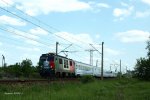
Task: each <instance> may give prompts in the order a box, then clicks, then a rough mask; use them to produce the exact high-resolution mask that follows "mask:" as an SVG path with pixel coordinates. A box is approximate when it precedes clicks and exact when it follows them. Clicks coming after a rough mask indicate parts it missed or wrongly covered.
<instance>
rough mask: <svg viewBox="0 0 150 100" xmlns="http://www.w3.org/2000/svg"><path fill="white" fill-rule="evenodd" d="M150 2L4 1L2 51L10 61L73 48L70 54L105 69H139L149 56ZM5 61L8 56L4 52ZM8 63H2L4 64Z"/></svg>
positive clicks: (0, 24) (0, 28) (0, 9)
mask: <svg viewBox="0 0 150 100" xmlns="http://www.w3.org/2000/svg"><path fill="white" fill-rule="evenodd" d="M149 18H150V0H0V55H4V56H5V60H6V63H7V65H11V64H15V63H16V62H21V61H22V60H25V59H31V60H32V62H33V65H36V64H37V63H38V61H39V57H40V56H41V54H44V53H48V52H55V50H56V42H59V45H58V53H59V55H62V56H65V54H64V53H63V52H61V51H63V50H64V49H65V48H67V49H65V50H66V51H70V52H69V53H68V54H67V55H68V58H71V59H74V60H76V61H81V62H84V63H90V52H89V50H95V49H96V50H98V51H94V52H93V64H94V65H95V64H96V61H97V60H98V66H99V67H100V66H101V54H100V53H101V47H102V45H101V44H102V42H104V69H106V70H109V69H110V66H111V69H112V71H114V70H116V69H117V70H118V71H119V61H120V59H121V61H122V71H125V70H126V68H127V69H128V70H133V69H134V67H135V64H136V59H138V58H140V57H146V54H147V50H146V49H145V48H146V41H147V40H148V39H149V35H150V28H149V26H150V19H149ZM0 61H2V56H0ZM1 65H2V64H0V66H1Z"/></svg>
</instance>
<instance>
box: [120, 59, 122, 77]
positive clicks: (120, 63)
mask: <svg viewBox="0 0 150 100" xmlns="http://www.w3.org/2000/svg"><path fill="white" fill-rule="evenodd" d="M121 74H122V73H121V59H120V78H121Z"/></svg>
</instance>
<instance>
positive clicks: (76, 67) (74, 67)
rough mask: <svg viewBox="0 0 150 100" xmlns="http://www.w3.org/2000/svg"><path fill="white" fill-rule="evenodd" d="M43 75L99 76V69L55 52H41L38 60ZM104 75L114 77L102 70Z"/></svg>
mask: <svg viewBox="0 0 150 100" xmlns="http://www.w3.org/2000/svg"><path fill="white" fill-rule="evenodd" d="M39 65H40V66H41V68H42V70H41V72H40V74H41V76H43V77H76V76H84V75H92V76H96V77H100V75H101V71H100V68H99V67H97V66H92V65H89V64H85V63H82V62H78V61H75V60H72V59H69V58H67V57H63V56H60V55H56V54H55V53H47V54H42V55H41V57H40V60H39ZM103 75H104V77H115V76H114V74H113V73H111V72H109V73H108V72H104V73H103Z"/></svg>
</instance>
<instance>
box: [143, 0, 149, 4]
mask: <svg viewBox="0 0 150 100" xmlns="http://www.w3.org/2000/svg"><path fill="white" fill-rule="evenodd" d="M142 2H143V3H145V4H148V5H150V0H142Z"/></svg>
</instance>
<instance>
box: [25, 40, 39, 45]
mask: <svg viewBox="0 0 150 100" xmlns="http://www.w3.org/2000/svg"><path fill="white" fill-rule="evenodd" d="M25 42H26V43H28V44H32V45H36V46H39V45H40V43H38V42H37V41H33V40H26V41H25Z"/></svg>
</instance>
